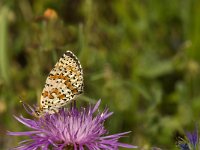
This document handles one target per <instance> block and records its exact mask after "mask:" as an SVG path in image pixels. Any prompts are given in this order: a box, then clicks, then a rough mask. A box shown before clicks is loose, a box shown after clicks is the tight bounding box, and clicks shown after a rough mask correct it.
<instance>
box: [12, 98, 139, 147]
mask: <svg viewBox="0 0 200 150" xmlns="http://www.w3.org/2000/svg"><path fill="white" fill-rule="evenodd" d="M99 105H100V101H98V102H97V104H96V105H95V106H94V107H92V106H89V107H88V108H83V107H82V108H81V109H80V110H78V109H77V108H76V107H72V108H71V109H67V108H62V109H60V111H59V112H58V113H54V114H46V115H44V116H42V117H40V118H37V119H36V118H35V119H27V118H24V117H23V116H20V117H15V118H16V119H17V120H18V121H19V122H21V123H22V124H24V125H25V126H27V127H29V128H31V129H32V130H31V131H25V132H8V134H9V135H14V136H28V137H29V138H30V139H28V140H25V141H22V142H21V143H20V145H19V146H18V147H16V148H15V149H17V150H32V149H44V150H47V149H49V148H51V149H55V150H62V149H66V148H69V149H74V150H84V149H88V150H105V149H106V150H117V149H118V148H119V147H125V148H137V146H132V145H129V144H125V143H120V142H119V141H118V140H119V138H121V137H123V136H125V135H126V134H128V133H129V132H124V133H118V134H113V135H108V131H107V130H106V129H105V127H104V122H105V120H106V119H107V118H108V117H109V116H111V115H112V112H108V109H105V110H104V111H103V112H101V113H100V112H99V111H98V112H97V114H96V116H94V113H95V112H96V111H97V109H98V107H99ZM29 113H30V112H29Z"/></svg>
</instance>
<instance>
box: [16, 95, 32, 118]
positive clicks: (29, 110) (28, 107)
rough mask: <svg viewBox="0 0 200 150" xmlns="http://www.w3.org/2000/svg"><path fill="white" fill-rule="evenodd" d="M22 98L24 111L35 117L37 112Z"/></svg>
mask: <svg viewBox="0 0 200 150" xmlns="http://www.w3.org/2000/svg"><path fill="white" fill-rule="evenodd" d="M19 98H20V101H19V102H20V103H21V104H22V105H23V107H24V109H25V110H26V112H27V113H28V114H30V115H33V114H34V113H35V110H34V109H33V108H32V107H31V106H30V105H28V104H27V103H25V102H24V101H23V100H22V98H21V97H19Z"/></svg>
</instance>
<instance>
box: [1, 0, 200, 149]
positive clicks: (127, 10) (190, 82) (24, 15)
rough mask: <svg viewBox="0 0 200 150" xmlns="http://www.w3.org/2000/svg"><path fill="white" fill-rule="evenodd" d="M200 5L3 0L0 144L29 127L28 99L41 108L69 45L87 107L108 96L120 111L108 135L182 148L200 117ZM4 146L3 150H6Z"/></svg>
mask: <svg viewBox="0 0 200 150" xmlns="http://www.w3.org/2000/svg"><path fill="white" fill-rule="evenodd" d="M199 43H200V1H198V0H171V1H170V0H99V1H95V0H45V1H41V0H29V1H28V0H20V1H17V0H1V1H0V117H1V118H0V145H1V148H2V149H9V148H10V147H13V146H16V145H17V143H18V142H19V141H20V140H21V139H19V138H16V137H8V136H6V131H7V130H10V131H25V130H28V129H27V128H24V126H23V125H21V124H20V123H18V122H17V121H16V120H15V119H14V118H13V115H20V114H23V115H24V116H26V117H30V116H28V115H27V113H26V112H25V110H24V109H23V107H22V105H21V104H20V103H19V101H20V98H19V97H21V98H22V100H23V101H25V102H26V103H29V104H36V103H37V102H38V101H39V100H40V94H41V91H42V88H43V86H44V83H45V80H46V77H47V75H48V73H49V71H50V70H51V69H52V67H53V66H54V64H55V63H56V61H57V60H58V59H59V57H61V56H62V54H63V53H64V52H65V51H66V50H71V51H72V52H73V53H75V54H76V55H77V57H78V58H79V59H80V62H81V64H82V67H83V69H84V84H85V88H84V89H85V92H84V95H82V96H81V97H80V98H79V100H78V102H77V103H78V105H87V104H88V103H89V102H90V103H95V102H96V101H97V100H98V99H102V103H101V109H103V108H104V107H105V106H108V107H109V108H110V111H113V112H114V114H113V116H111V117H110V118H109V120H108V121H107V122H106V127H107V129H108V130H109V133H110V134H112V133H116V132H123V131H132V132H131V134H129V135H130V136H129V137H126V138H123V139H122V140H121V141H122V142H127V143H131V144H134V145H138V146H140V149H143V150H148V149H150V147H153V146H156V147H160V148H162V149H170V150H173V149H176V146H175V144H176V138H177V137H178V136H181V135H183V134H184V131H185V130H188V129H191V128H192V127H194V124H195V123H198V122H199V121H198V120H199V117H200V116H199V114H200V92H199V91H200V66H199V61H200V50H199V48H200V44H199ZM1 148H0V149H1Z"/></svg>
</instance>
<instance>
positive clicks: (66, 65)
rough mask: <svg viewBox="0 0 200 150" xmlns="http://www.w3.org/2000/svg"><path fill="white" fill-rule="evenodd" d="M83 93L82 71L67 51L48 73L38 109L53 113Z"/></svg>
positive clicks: (74, 57)
mask: <svg viewBox="0 0 200 150" xmlns="http://www.w3.org/2000/svg"><path fill="white" fill-rule="evenodd" d="M82 92H83V70H82V67H81V64H80V62H79V60H78V58H77V57H76V56H75V55H74V54H73V53H72V52H70V51H67V52H65V53H64V54H63V56H62V57H61V58H60V59H59V61H58V62H57V63H56V65H55V67H54V68H53V69H52V70H51V71H50V73H49V76H48V77H47V79H46V83H45V87H44V89H43V91H42V95H41V100H40V109H41V110H43V111H44V112H49V113H54V112H57V111H58V110H59V108H61V107H62V106H64V105H65V104H67V103H68V102H70V101H71V100H73V99H75V98H76V97H77V96H78V95H79V94H81V93H82Z"/></svg>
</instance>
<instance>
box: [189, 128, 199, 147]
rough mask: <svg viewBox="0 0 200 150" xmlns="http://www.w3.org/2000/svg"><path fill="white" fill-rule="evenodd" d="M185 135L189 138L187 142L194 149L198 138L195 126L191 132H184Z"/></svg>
mask: <svg viewBox="0 0 200 150" xmlns="http://www.w3.org/2000/svg"><path fill="white" fill-rule="evenodd" d="M186 136H187V138H188V140H189V143H190V144H191V146H192V147H193V148H194V149H196V147H197V144H198V142H199V139H198V129H197V127H196V128H195V130H194V131H193V132H187V133H186Z"/></svg>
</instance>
